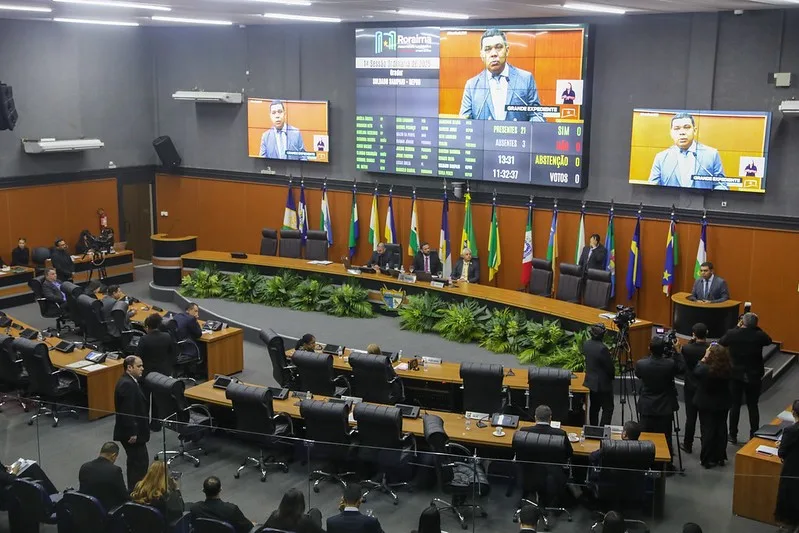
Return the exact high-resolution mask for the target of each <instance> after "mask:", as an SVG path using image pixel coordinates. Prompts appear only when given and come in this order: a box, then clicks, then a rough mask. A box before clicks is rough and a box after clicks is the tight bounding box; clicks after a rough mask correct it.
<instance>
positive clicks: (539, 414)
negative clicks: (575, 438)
mask: <svg viewBox="0 0 799 533" xmlns="http://www.w3.org/2000/svg"><path fill="white" fill-rule="evenodd" d="M519 431H529V432H531V433H544V434H546V435H560V436H563V437H565V438H566V451H567V456H568V457H571V456H572V455H573V453H574V450H573V449H572V445H571V442H569V437H568V435H566V432H565V431H563V430H562V429H561V428H553V427H552V409H551V408H550V407H549V406H548V405H539V406H538V407H536V408H535V425H534V426H527V427H523V428H521V429H520V430H519Z"/></svg>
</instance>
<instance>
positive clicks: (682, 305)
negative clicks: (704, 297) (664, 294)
mask: <svg viewBox="0 0 799 533" xmlns="http://www.w3.org/2000/svg"><path fill="white" fill-rule="evenodd" d="M688 296H690V293H687V292H678V293H675V294H674V295H672V297H671V301H672V302H674V311H673V315H672V324H674V329H675V330H676V331H677V333H679V334H681V335H687V336H689V337H690V336H691V334H692V332H691V328H692V327H693V326H694V324H696V323H697V322H702V323H703V324H705V325H706V326H707V336H708V337H709V338H712V339H718V338H719V337H721V336H722V335H724V332H726V331H727V330H728V329H732V328H734V327H735V324H737V323H738V317H739V316H740V314H741V313H740V308H741V302H739V301H738V300H727V301H726V302H721V303H702V302H697V301H691V300H689V299H688Z"/></svg>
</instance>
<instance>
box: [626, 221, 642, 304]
mask: <svg viewBox="0 0 799 533" xmlns="http://www.w3.org/2000/svg"><path fill="white" fill-rule="evenodd" d="M642 268H643V263H642V262H641V214H640V213H639V214H638V220H637V221H636V223H635V232H634V233H633V239H632V241H630V260H629V264H628V265H627V299H628V300H632V299H633V295H634V294H635V290H636V289H640V288H641V279H642V278H643V271H642Z"/></svg>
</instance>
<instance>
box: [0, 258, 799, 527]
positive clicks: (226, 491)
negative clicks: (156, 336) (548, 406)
mask: <svg viewBox="0 0 799 533" xmlns="http://www.w3.org/2000/svg"><path fill="white" fill-rule="evenodd" d="M136 277H137V280H136V281H135V282H134V283H131V284H128V285H126V286H124V290H125V292H127V293H128V294H131V295H134V296H138V297H140V298H142V299H144V300H150V297H149V291H148V285H147V284H148V283H149V281H150V280H151V271H150V268H149V267H140V268H137V270H136ZM199 303H200V304H201V305H202V306H203V307H208V308H211V309H213V310H214V312H216V313H218V314H221V315H225V316H228V317H230V318H233V319H236V320H240V321H242V322H244V323H247V324H250V325H253V326H258V327H267V326H268V327H271V328H273V329H275V330H276V331H278V332H279V333H282V334H286V335H291V336H299V335H301V334H302V333H305V332H308V331H310V332H312V333H314V334H315V335H316V336H317V338H318V339H320V340H323V341H328V342H333V343H339V344H345V345H347V346H361V347H364V346H366V345H367V344H368V343H370V342H379V343H380V344H381V346H382V347H383V349H392V350H393V349H399V348H402V349H403V352H404V354H406V355H409V354H414V353H424V354H429V355H437V356H440V357H444V358H446V359H450V360H457V361H497V362H501V363H503V364H505V365H511V364H516V363H515V358H514V357H512V356H498V355H495V354H492V353H489V352H486V351H484V350H482V349H481V348H478V347H476V346H474V345H460V344H457V343H451V342H448V341H445V340H443V339H441V338H440V337H437V336H435V335H417V334H413V333H409V332H404V331H401V330H400V329H399V327H398V325H397V321H396V320H393V319H390V318H386V317H380V318H376V319H373V320H352V319H336V318H331V317H329V316H326V315H321V314H316V313H300V312H293V311H287V310H285V309H272V308H267V307H263V306H255V305H242V304H232V303H229V302H222V301H217V300H213V301H201V302H199ZM163 307H165V308H169V309H174V310H176V308H175V307H174V306H171V305H169V304H164V305H163ZM9 312H10V313H11V314H13V315H14V316H16V317H18V318H20V319H22V320H24V321H26V322H28V323H30V324H32V325H34V326H37V327H45V326H47V325H50V321H48V320H44V319H42V318H41V317H40V316H39V314H38V308H37V307H36V306H35V305H33V304H31V305H25V306H20V307H17V308H14V309H11V310H9ZM765 327H766V329H768V325H767V324H766V325H765ZM244 357H245V363H244V364H245V371H244V373H243V376H244V378H245V379H246V380H248V381H254V382H260V383H264V384H268V383H271V382H272V381H271V367H270V363H269V359H268V357H267V356H266V352H265V350H264V348H263V347H262V346H259V345H257V344H253V343H249V342H245V346H244ZM797 390H799V371H797V370H796V369H795V368H794V369H792V370H791V371H789V374H788V375H786V376H785V377H784V378H782V379H780V381H779V382H778V383H777V384H776V385H775V386H774V387H772V388H771V389H770V390H769V391H768V392H767V393H766V394H765V395H764V397H763V398H762V399H761V403H760V407H761V413H762V416H763V418H764V419H770V418H771V417H772V416H773V415H775V414H776V413H778V412H779V411H780V410H782V409H783V408H784V407H785V406H786V405H788V404H789V403H790V402H791V401H792V400H793V399H794V396H795V395H796V391H797ZM616 411H617V413H616V415H617V417H618V416H619V413H618V411H619V410H618V406H617V410H616ZM28 416H29V415H26V414H25V413H23V412H22V410H21V409H20V408H18V407H17V406H13V405H7V406H6V407H5V408H4V412H3V413H2V415H0V428H2V432H0V458H2V459H3V460H4V461H7V462H11V461H13V460H14V459H16V458H18V457H27V458H33V459H37V460H39V461H40V462H41V464H42V466H43V468H44V469H45V471H46V472H47V473H48V474H49V476H50V477H51V478H52V480H53V482H54V483H55V485H56V486H57V487H58V488H59V489H63V488H65V487H68V486H74V487H77V472H78V469H79V467H80V464H81V463H82V462H84V461H87V460H90V459H92V458H93V457H95V456H96V453H97V450H98V449H99V447H100V445H101V444H102V443H103V442H104V441H106V440H108V439H109V438H110V436H111V433H112V428H113V417H112V416H111V417H106V418H103V419H101V420H98V421H94V422H91V423H90V422H87V421H86V420H85V417H82V418H81V420H78V421H75V420H71V419H66V418H65V419H63V421H62V423H61V425H60V426H59V427H58V428H52V427H50V425H49V423H47V422H46V421H45V422H43V423H42V424H37V425H35V426H33V427H29V426H28V425H27V424H26V422H27V420H28ZM741 426H742V427H741V430H740V434H741V435H746V434H747V433H748V427H747V416H746V413H745V408H744V412H743V413H742V416H741ZM163 438H164V437H163V436H161V435H160V434H153V436H152V440H151V443H150V444H149V449H150V451H151V453H154V452H155V450H156V448H157V447H159V446H163ZM165 438H166V442H167V446H168V447H169V448H171V449H173V448H174V446H175V445H176V443H177V439H176V438H174V436H173V435H172V434H167V435H166V436H165ZM698 447H699V443H698V442H697V444H696V448H695V449H696V450H697V451H695V452H694V454H693V455H690V456H684V462H685V467H686V475H685V476H675V477H672V478H669V479H668V480H667V483H666V486H667V489H666V491H667V495H666V514H665V516H664V518H663V519H662V520H660V521H658V522H654V523H651V526H652V527H651V530H652V531H654V532H658V533H659V532H662V533H674V532H679V531H681V526H682V524H683V523H684V522H685V521H689V520H690V521H694V522H697V523H699V524H700V525H702V527H703V528H704V531H706V532H729V533H744V532H745V533H761V532H763V533H765V532H771V531H773V530H774V528H773V527H772V526H768V525H765V524H760V523H756V522H752V521H749V520H745V519H741V518H737V517H733V516H732V511H731V507H732V486H733V464H732V463H730V464H728V465H727V466H726V467H724V468H716V469H713V470H704V469H702V468H701V467H700V466H699V464H698ZM206 448H207V449H208V451H209V455H208V456H207V457H202V461H203V462H202V465H201V466H200V467H199V468H193V467H192V466H191V465H190V464H188V463H186V462H181V461H178V462H176V463H173V470H178V471H181V472H182V473H183V477H182V481H181V483H182V489H183V496H184V499H185V500H186V501H187V502H190V501H196V500H198V499H201V498H202V493H201V485H202V480H203V479H204V478H205V477H206V476H208V475H217V476H219V477H220V479H221V480H222V485H223V498H225V499H227V500H230V501H233V502H235V503H237V504H238V505H239V506H240V507H241V509H242V510H243V511H244V513H245V515H247V516H248V517H249V518H251V519H252V520H255V521H259V522H262V521H263V520H264V519H265V518H266V516H267V515H268V514H269V512H271V510H273V509H275V508H276V507H277V504H278V502H279V501H280V497H281V496H282V494H283V493H284V492H285V491H286V490H287V489H288V488H291V487H296V488H299V489H301V490H302V491H303V492H305V494H306V498H308V496H310V505H311V506H314V507H318V508H319V509H320V510H321V511H322V513H323V515H324V516H330V515H331V514H333V513H334V512H335V510H336V507H337V503H338V498H339V491H338V489H337V488H336V487H335V486H333V485H324V486H323V488H322V491H321V493H320V494H314V493H313V492H310V491H309V486H308V481H307V466H304V465H303V464H302V463H301V462H300V461H295V462H294V463H293V464H292V465H291V470H290V472H289V473H288V474H283V473H282V472H276V473H271V474H270V475H269V478H268V480H267V483H260V482H259V481H258V474H257V473H256V472H255V470H252V469H250V470H247V471H245V472H244V473H243V474H242V477H241V479H238V480H236V479H234V478H233V473H234V472H235V470H236V468H237V467H238V465H239V463H240V461H241V459H242V458H243V456H244V454H245V453H246V452H248V451H249V450H247V448H246V447H244V446H242V445H240V444H238V443H235V442H232V441H230V440H228V439H225V438H218V437H212V438H209V439H208V440H207V446H206ZM735 451H736V448H735V447H732V446H730V447H729V449H728V454H729V455H730V457H731V458H732V457H733V456H734V454H735ZM119 464H120V465H122V466H123V469H124V452H123V456H122V457H120V459H119ZM504 489H505V487H504V486H496V487H494V490H492V492H491V494H490V495H489V496H488V497H487V498H486V501H485V508H486V510H487V511H488V513H489V518H487V519H478V520H477V521H476V524H477V528H479V530H481V531H491V532H500V531H515V530H517V528H518V526H517V525H516V524H514V523H512V521H511V513H512V508H513V504H514V502H515V498H516V497H518V492H517V493H516V494H515V495H514V496H513V497H511V498H506V497H505V490H504ZM434 495H436V494H435V493H434V492H433V491H431V490H428V489H420V490H417V491H414V492H413V493H405V492H401V494H400V504H399V506H397V507H395V506H393V505H392V504H391V502H390V499H388V498H387V497H384V496H374V497H373V498H371V499H370V500H369V502H368V503H367V504H365V508H368V509H371V510H373V511H374V513H375V515H376V516H377V517H378V518H379V519H380V521H381V523H382V525H383V528H384V529H385V531H386V532H388V533H392V532H397V533H399V532H407V531H410V530H411V529H415V527H416V524H417V521H418V516H419V513H420V512H421V511H422V509H424V508H425V507H426V506H427V505H428V504H429V502H430V499H431V498H432V497H433V496H434ZM591 518H592V514H591V513H590V512H589V511H587V510H585V509H582V508H576V509H575V511H574V522H572V523H568V522H566V521H565V520H559V521H557V524H556V527H555V530H556V531H561V532H565V533H570V532H587V531H588V529H589V526H590V523H591ZM442 527H443V528H444V529H446V530H448V531H450V532H451V533H452V532H455V531H458V530H459V529H460V528H459V527H458V525H457V523H456V522H455V520H454V519H453V518H452V517H451V516H450V515H447V514H444V515H442ZM42 530H43V531H55V528H54V527H51V526H47V527H43V528H42ZM5 531H8V524H7V520H6V517H5V515H4V514H0V532H5Z"/></svg>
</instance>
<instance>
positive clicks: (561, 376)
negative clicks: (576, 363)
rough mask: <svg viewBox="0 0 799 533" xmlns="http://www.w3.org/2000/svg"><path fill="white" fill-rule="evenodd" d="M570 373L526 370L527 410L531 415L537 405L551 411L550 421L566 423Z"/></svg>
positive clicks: (539, 367)
mask: <svg viewBox="0 0 799 533" xmlns="http://www.w3.org/2000/svg"><path fill="white" fill-rule="evenodd" d="M571 381H572V373H571V372H570V371H569V370H564V369H563V368H551V367H546V366H545V367H542V366H531V367H530V368H528V369H527V410H528V411H529V412H530V415H533V414H534V412H535V408H536V407H538V406H539V405H548V406H549V407H550V408H551V409H552V419H553V420H557V421H558V422H564V423H565V422H566V421H567V420H568V416H569V405H570V401H571V393H570V392H569V386H570V385H571Z"/></svg>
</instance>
